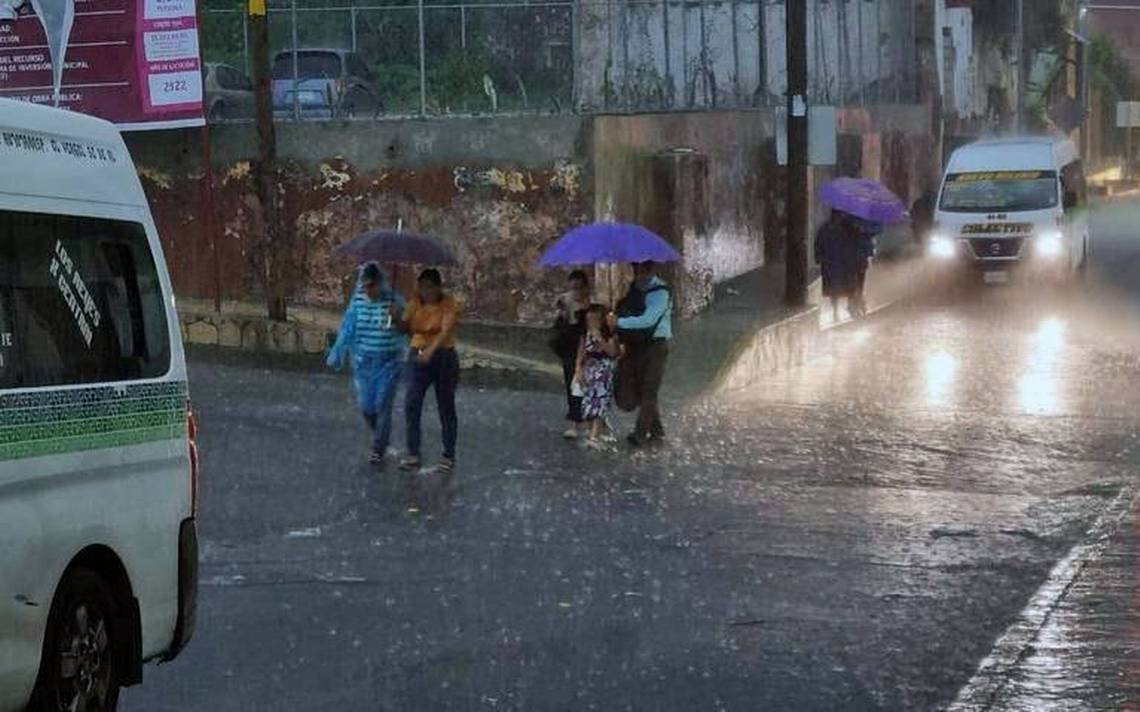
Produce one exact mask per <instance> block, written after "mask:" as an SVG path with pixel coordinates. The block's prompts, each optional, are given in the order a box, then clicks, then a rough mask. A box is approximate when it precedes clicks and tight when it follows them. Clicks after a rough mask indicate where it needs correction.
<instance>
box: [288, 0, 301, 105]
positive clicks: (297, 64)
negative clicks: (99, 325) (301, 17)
mask: <svg viewBox="0 0 1140 712" xmlns="http://www.w3.org/2000/svg"><path fill="white" fill-rule="evenodd" d="M290 8H291V10H290V13H289V15H290V21H291V22H292V24H293V29H292V43H293V120H294V121H300V120H301V93H300V92H299V91H298V90H297V82H298V76H299V75H300V73H301V55H300V53H299V52H297V0H293V2H292V4H291V6H290Z"/></svg>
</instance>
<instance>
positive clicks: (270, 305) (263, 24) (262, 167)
mask: <svg viewBox="0 0 1140 712" xmlns="http://www.w3.org/2000/svg"><path fill="white" fill-rule="evenodd" d="M247 8H248V14H249V34H250V45H251V46H250V49H251V64H252V67H251V70H252V74H253V87H254V99H255V103H256V109H257V111H256V119H257V167H256V171H255V174H254V175H255V178H256V182H257V185H256V190H257V199H258V202H259V203H261V218H262V229H263V231H264V235H263V242H262V250H263V253H264V263H265V297H266V307H267V312H268V316H269V318H270V319H274V320H278V321H284V320H285V289H284V278H283V277H284V275H283V270H282V265H283V264H284V261H285V260H286V259H288V256H287V255H282V254H278V253H279V251H280V249H281V240H280V239H279V235H280V221H279V219H278V215H277V212H278V211H277V185H276V184H277V132H276V128H275V127H274V125H273V92H272V86H271V84H270V74H269V16H268V13H267V8H266V0H248V5H247Z"/></svg>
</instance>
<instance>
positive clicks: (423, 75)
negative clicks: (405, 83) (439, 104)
mask: <svg viewBox="0 0 1140 712" xmlns="http://www.w3.org/2000/svg"><path fill="white" fill-rule="evenodd" d="M416 10H417V14H418V15H419V26H420V27H419V29H420V115H421V116H427V56H426V51H425V47H424V0H418V2H417V3H416Z"/></svg>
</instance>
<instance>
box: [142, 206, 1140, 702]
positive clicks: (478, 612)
mask: <svg viewBox="0 0 1140 712" xmlns="http://www.w3.org/2000/svg"><path fill="white" fill-rule="evenodd" d="M1137 216H1140V210H1132V209H1123V208H1115V209H1113V210H1111V211H1106V212H1105V213H1104V214H1102V215H1101V216H1099V218H1098V232H1097V239H1098V243H1097V247H1098V251H1097V270H1098V271H1097V277H1096V278H1095V280H1094V283H1093V284H1091V285H1090V286H1089V287H1088V288H1086V289H1084V290H1080V291H1077V290H1073V291H1063V292H1061V293H1054V294H1044V293H1042V292H1041V291H1038V290H1023V289H991V290H988V291H986V292H984V293H982V294H980V295H978V296H975V297H971V298H965V299H962V300H956V301H950V300H947V299H945V298H942V297H938V296H933V297H927V298H923V299H920V300H916V301H915V302H914V303H911V304H909V305H906V306H905V307H901V308H896V309H894V310H891V311H889V312H888V313H885V314H883V315H881V316H880V317H877V318H874V319H872V320H870V321H868V322H865V323H863V324H861V325H858V326H856V327H852V328H847V329H843V330H841V331H840V332H838V333H836V334H835V335H834V336H833V337H832V344H831V349H830V351H829V353H828V354H827V355H825V356H823V357H821V358H819V359H816V360H814V361H812V362H811V363H809V364H807V365H806V366H804V367H802V368H799V369H796V370H795V371H792V372H789V373H787V374H784V375H781V376H777V377H772V378H770V379H768V380H766V381H765V382H763V383H761V384H759V385H757V386H755V387H753V388H750V389H749V390H748V391H747V392H744V393H734V394H729V395H724V396H721V397H719V398H717V399H715V400H714V401H711V402H706V403H701V404H695V405H688V406H681V405H680V404H675V406H674V408H673V413H672V414H671V418H670V425H671V426H672V427H671V435H672V444H671V445H670V446H669V447H668V448H667V449H664V450H660V451H656V452H652V453H645V454H638V455H636V456H632V457H631V456H629V455H628V454H626V453H624V452H623V453H620V454H599V453H587V452H584V451H581V450H579V449H576V448H574V447H572V446H568V445H565V444H564V443H562V442H559V441H558V439H557V431H558V426H559V423H558V412H559V411H558V399H557V398H556V397H552V396H548V395H545V394H544V395H534V394H526V393H514V392H505V391H484V392H479V391H474V390H467V391H465V392H463V393H462V396H461V399H460V400H461V402H460V412H461V433H460V438H461V445H460V453H459V454H460V460H461V469H460V471H459V473H458V474H457V476H456V479H455V483H454V484H455V486H454V487H453V488H452V489H451V490H449V491H448V492H449V494H447V493H441V491H440V490H439V488H438V487H437V485H438V483H436V482H434V481H432V480H430V479H428V480H421V481H419V482H418V483H417V484H415V485H411V486H410V485H409V484H408V483H407V482H406V481H405V480H403V479H402V478H400V477H399V476H397V475H395V474H385V475H377V474H375V473H374V472H372V471H370V470H369V469H368V468H367V467H366V466H364V465H362V463H361V460H362V455H364V454H365V452H364V449H363V448H364V447H365V445H366V442H365V439H364V437H363V433H362V432H361V428H360V426H359V425H358V422H357V416H356V415H355V413H354V412H353V408H352V401H351V396H350V394H349V391H348V385H347V382H346V381H345V380H343V379H341V378H336V377H331V376H310V375H299V374H281V373H271V372H261V371H257V370H253V369H242V368H234V367H219V366H212V365H209V364H195V365H194V367H193V369H192V378H193V393H194V398H195V402H196V407H197V408H198V409H199V410H200V413H201V418H202V425H203V449H204V474H203V490H202V509H203V514H202V523H201V534H202V538H203V551H202V554H203V567H202V589H201V607H200V619H199V624H198V629H197V633H196V637H195V640H194V641H193V643H192V644H191V646H190V648H189V649H188V650H187V651H186V652H185V653H184V654H183V656H182V657H181V658H180V659H179V660H177V661H176V662H174V663H172V664H170V665H166V666H162V667H158V668H154V667H149V668H147V671H146V677H147V680H146V683H145V684H144V685H143V686H142V687H138V688H134V689H131V690H128V691H126V692H125V693H124V697H123V703H122V705H121V707H122V709H125V710H130V711H133V710H146V711H148V712H151V711H153V712H160V711H163V710H186V711H191V710H203V711H205V710H338V711H344V710H579V709H598V710H624V709H635V710H718V709H726V710H764V709H781V710H782V709H789V710H815V709H819V710H824V709H897V710H902V709H932V708H937V707H939V706H943V705H945V704H947V703H949V702H950V701H951V700H953V699H954V697H955V694H956V693H957V691H958V690H959V688H961V687H962V686H963V685H965V684H966V683H967V681H968V680H969V679H970V677H971V675H972V674H973V673H974V670H975V668H976V667H977V665H978V662H979V661H980V660H981V659H982V658H983V657H985V656H986V654H987V653H988V652H989V650H990V648H991V646H992V645H993V643H994V641H995V639H997V638H998V636H1000V635H1001V634H1002V632H1003V631H1004V630H1005V629H1006V627H1007V626H1008V625H1009V624H1010V622H1011V621H1012V620H1013V619H1014V618H1015V617H1016V616H1017V614H1018V613H1019V611H1020V610H1021V609H1022V607H1024V606H1025V605H1026V603H1027V601H1029V600H1030V598H1031V597H1032V596H1033V594H1034V592H1035V591H1036V590H1037V589H1038V588H1039V587H1040V586H1041V585H1042V584H1043V583H1044V582H1045V580H1046V578H1047V577H1048V575H1049V572H1050V569H1051V568H1052V566H1053V565H1054V563H1055V562H1056V561H1057V560H1059V559H1060V558H1062V557H1063V556H1065V554H1066V552H1068V551H1069V550H1070V549H1071V548H1072V547H1073V546H1074V545H1075V544H1077V543H1079V542H1080V541H1081V540H1082V537H1083V536H1084V534H1085V532H1086V531H1087V530H1088V528H1089V527H1090V525H1092V523H1093V522H1094V520H1095V519H1096V518H1097V516H1098V515H1099V514H1100V513H1101V512H1102V511H1103V510H1104V509H1105V507H1106V506H1107V504H1108V502H1109V501H1110V500H1111V498H1112V497H1113V496H1115V495H1116V493H1117V492H1118V491H1119V490H1120V488H1121V486H1122V485H1124V484H1126V483H1129V482H1131V481H1132V479H1133V478H1134V477H1135V471H1136V466H1137V463H1138V462H1140V441H1138V440H1137V434H1138V431H1140V409H1138V406H1140V387H1137V385H1136V384H1137V383H1138V381H1140V318H1138V317H1137V312H1136V310H1137V308H1138V305H1140V296H1138V295H1137V294H1136V293H1135V290H1137V289H1140V229H1137V228H1134V227H1133V225H1140V220H1138V219H1135V218H1136V217H1137ZM672 377H674V378H679V377H683V375H682V374H672ZM429 417H430V416H429ZM397 430H398V432H399V430H400V429H397ZM428 437H429V438H433V437H435V431H434V430H429V432H428ZM429 442H430V440H429Z"/></svg>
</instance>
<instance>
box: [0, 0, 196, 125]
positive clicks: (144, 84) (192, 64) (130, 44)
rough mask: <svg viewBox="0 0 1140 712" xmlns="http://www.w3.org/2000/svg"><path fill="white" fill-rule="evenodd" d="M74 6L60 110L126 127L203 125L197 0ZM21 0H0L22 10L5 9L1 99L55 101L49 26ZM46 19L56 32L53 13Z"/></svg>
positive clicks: (0, 22)
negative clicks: (71, 111)
mask: <svg viewBox="0 0 1140 712" xmlns="http://www.w3.org/2000/svg"><path fill="white" fill-rule="evenodd" d="M74 1H75V19H74V25H73V26H72V28H71V32H70V39H69V41H68V44H67V52H66V56H65V57H64V58H63V59H62V64H63V72H62V78H61V82H60V87H59V88H60V95H59V105H60V106H62V107H64V108H67V109H71V110H73V111H79V112H82V113H84V114H91V115H93V116H98V117H100V118H103V119H107V120H108V121H111V122H113V123H115V124H118V125H119V126H120V128H122V129H124V130H142V129H161V128H174V127H179V126H200V125H202V123H203V112H202V68H201V53H200V50H199V46H198V22H197V9H196V7H195V0H74ZM23 2H24V0H0V5H4V4H6V5H8V6H11V5H13V4H15V5H16V6H17V7H16V8H15V9H14V10H12V9H10V8H8V12H7V13H4V12H0V97H4V98H9V99H20V100H23V101H31V102H34V103H37V104H51V103H53V101H54V96H53V95H54V93H55V86H54V84H55V82H54V77H53V67H54V64H55V59H54V58H53V57H52V53H51V51H50V50H49V43H48V39H47V34H46V33H45V28H44V26H43V25H44V23H41V21H40V19H39V18H38V17H37V16H36V14H35V13H34V12H33V10H32V8H31V6H30V4H23ZM42 4H43V3H42V0H41V1H38V2H37V5H42ZM0 9H5V8H0ZM6 15H7V16H9V18H10V19H4V18H5V16H6ZM44 17H45V18H47V24H48V25H49V27H48V29H53V28H52V27H51V18H52V17H53V16H52V15H50V14H49V13H47V12H45V13H44Z"/></svg>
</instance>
